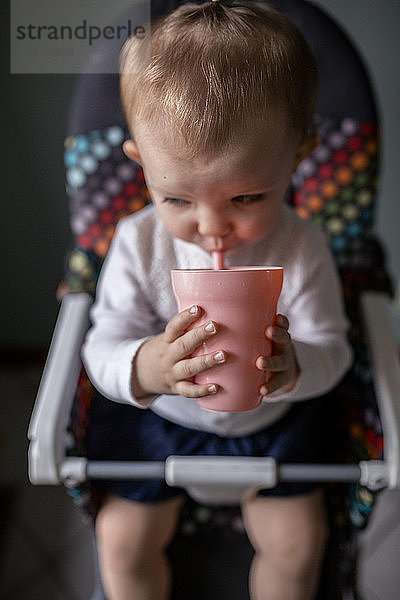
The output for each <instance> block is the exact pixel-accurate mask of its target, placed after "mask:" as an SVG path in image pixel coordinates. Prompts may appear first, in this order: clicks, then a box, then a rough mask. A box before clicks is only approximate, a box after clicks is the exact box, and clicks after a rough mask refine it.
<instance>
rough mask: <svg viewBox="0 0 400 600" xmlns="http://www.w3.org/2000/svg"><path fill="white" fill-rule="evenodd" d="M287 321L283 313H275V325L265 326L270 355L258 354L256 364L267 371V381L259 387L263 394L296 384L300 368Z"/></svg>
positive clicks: (290, 387)
mask: <svg viewBox="0 0 400 600" xmlns="http://www.w3.org/2000/svg"><path fill="white" fill-rule="evenodd" d="M288 329H289V321H288V320H287V318H286V317H285V316H284V315H277V317H276V321H275V325H270V326H269V327H267V330H266V332H265V335H266V336H267V338H269V339H270V340H271V342H272V355H271V356H269V357H267V356H259V357H258V358H257V361H256V366H257V368H258V369H260V370H261V371H267V372H268V373H267V381H266V383H265V384H263V385H262V386H261V388H260V393H261V394H262V395H263V396H267V397H268V395H269V394H272V392H275V391H277V390H280V391H281V392H289V391H290V390H291V389H292V388H293V387H294V386H295V384H296V381H297V379H298V376H299V373H300V368H299V365H298V363H297V359H296V354H295V351H294V347H293V344H292V340H291V339H290V334H289V331H288Z"/></svg>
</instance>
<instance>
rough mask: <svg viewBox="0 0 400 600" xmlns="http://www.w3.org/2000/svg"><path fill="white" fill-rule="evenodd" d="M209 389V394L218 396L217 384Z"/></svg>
mask: <svg viewBox="0 0 400 600" xmlns="http://www.w3.org/2000/svg"><path fill="white" fill-rule="evenodd" d="M207 389H208V393H209V394H216V393H217V386H216V385H215V383H213V384H211V385H209V386H208V388H207Z"/></svg>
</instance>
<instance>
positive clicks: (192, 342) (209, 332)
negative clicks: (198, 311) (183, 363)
mask: <svg viewBox="0 0 400 600" xmlns="http://www.w3.org/2000/svg"><path fill="white" fill-rule="evenodd" d="M216 333H217V327H216V325H215V323H214V321H208V322H207V323H204V324H202V325H199V327H193V329H190V330H189V331H187V332H186V333H184V334H183V335H181V336H180V337H179V338H178V339H177V340H175V343H174V344H173V347H172V346H171V357H172V358H173V360H174V362H178V361H180V360H182V359H183V358H186V357H187V356H190V355H191V354H192V353H193V352H194V351H195V350H196V348H198V347H199V346H201V344H203V342H205V341H207V340H208V339H209V338H210V337H212V336H213V335H215V334H216Z"/></svg>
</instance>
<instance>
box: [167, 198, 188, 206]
mask: <svg viewBox="0 0 400 600" xmlns="http://www.w3.org/2000/svg"><path fill="white" fill-rule="evenodd" d="M163 202H165V203H166V204H172V206H187V205H188V204H190V202H188V201H187V200H183V199H182V198H164V200H163Z"/></svg>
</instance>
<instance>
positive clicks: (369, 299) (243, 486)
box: [28, 0, 400, 600]
mask: <svg viewBox="0 0 400 600" xmlns="http://www.w3.org/2000/svg"><path fill="white" fill-rule="evenodd" d="M182 3H183V2H179V1H176V0H168V1H167V2H161V1H160V0H158V1H155V2H152V14H153V16H157V15H160V14H163V13H166V12H168V11H171V10H173V9H174V8H175V7H176V6H178V5H179V4H182ZM270 4H271V5H273V6H274V7H275V8H277V9H278V10H282V12H285V13H286V14H287V15H288V16H289V17H290V18H292V20H293V21H294V22H295V23H296V24H297V25H298V26H299V28H300V29H301V30H302V31H303V33H304V35H305V37H306V38H307V39H308V41H309V43H310V45H311V47H312V49H313V51H314V53H315V55H316V57H317V61H318V64H319V69H320V79H321V89H320V94H319V98H318V103H317V114H316V122H317V127H318V132H319V134H320V137H321V143H320V145H319V146H318V148H317V149H316V150H315V151H314V153H313V154H312V156H310V157H309V158H308V159H306V160H305V161H303V162H302V163H301V164H300V165H299V168H298V170H297V171H296V173H295V174H294V176H293V181H292V186H291V189H290V190H289V192H288V202H289V203H291V204H292V205H293V207H294V209H295V210H296V211H297V212H298V214H299V215H300V216H301V217H304V218H310V219H312V220H313V221H315V222H317V223H318V224H319V225H320V226H321V227H322V228H323V230H324V231H325V232H326V234H327V236H328V237H329V239H330V242H331V248H332V252H333V254H334V256H335V258H336V262H337V266H338V270H339V273H340V275H341V279H342V281H343V290H344V297H345V302H346V308H347V313H348V317H349V320H350V322H351V331H350V339H351V342H352V345H353V349H354V355H355V360H354V365H353V367H352V369H351V371H350V373H349V374H348V375H347V376H346V378H345V380H344V381H343V382H342V383H341V384H340V385H339V386H338V388H337V389H335V390H334V391H333V392H331V396H332V399H334V402H336V403H337V404H338V411H339V412H340V418H341V422H342V424H343V431H346V435H345V436H343V439H339V440H338V453H337V457H336V460H335V463H334V464H329V465H302V464H301V465H299V464H290V465H277V464H275V462H274V461H273V460H272V459H268V458H263V459H260V458H243V457H169V458H168V459H167V461H166V463H165V464H164V463H163V462H154V463H147V462H146V463H116V462H98V461H88V460H87V458H85V455H84V442H85V426H86V424H87V418H88V412H89V406H90V402H91V401H92V400H93V398H94V397H95V395H96V392H95V391H94V389H93V388H92V386H91V384H90V382H89V381H88V379H87V377H86V375H85V373H84V372H83V371H82V367H81V362H80V358H79V357H80V347H81V344H82V341H83V338H84V336H85V333H86V331H87V328H88V326H89V308H90V305H91V303H92V298H93V295H94V292H95V286H96V280H97V276H98V273H99V270H100V268H101V264H102V262H103V259H104V257H105V255H106V253H107V250H108V247H109V244H110V241H111V238H112V235H113V232H114V229H115V226H116V223H117V222H118V220H119V219H121V218H122V217H124V216H125V215H127V214H129V213H131V212H133V211H136V210H138V209H140V208H142V207H143V206H144V205H145V204H147V203H148V202H149V201H150V199H149V194H148V191H147V189H146V187H145V184H144V179H143V173H142V170H141V168H140V167H139V166H138V165H136V164H135V163H133V162H131V161H129V160H128V159H127V158H126V157H125V155H124V154H123V152H122V149H121V144H122V141H123V140H124V139H126V138H127V136H128V132H127V128H126V123H125V119H124V116H123V114H122V111H121V107H120V104H119V95H118V76H117V75H116V74H99V75H95V74H90V75H89V74H86V75H82V76H80V78H79V79H78V81H77V86H76V90H75V95H74V99H73V103H72V108H71V115H70V122H69V135H68V137H67V138H66V140H65V166H66V176H67V191H68V194H69V197H70V199H71V228H72V232H73V235H74V244H73V247H72V248H71V250H70V252H69V254H68V257H67V262H66V276H65V280H64V282H63V283H62V284H61V285H60V289H59V291H60V295H61V296H63V300H62V304H61V308H60V313H59V317H58V321H57V324H56V328H55V332H54V336H53V340H52V343H51V347H50V351H49V356H48V359H47V363H46V366H45V369H44V372H43V377H42V381H41V384H40V388H39V391H38V395H37V399H36V403H35V407H34V411H33V414H32V419H31V423H30V427H29V433H28V436H29V439H30V446H29V477H30V480H31V482H32V483H33V484H35V485H37V484H50V485H56V484H64V485H66V486H67V488H69V489H70V492H71V494H72V495H74V496H75V498H76V500H77V502H78V503H81V504H84V505H85V506H87V507H89V509H90V508H91V507H92V506H93V497H92V494H91V490H90V481H91V480H94V479H96V478H104V477H107V478H118V479H123V478H141V479H143V478H149V479H152V478H163V477H165V478H166V480H167V483H168V484H170V485H174V486H179V487H184V488H186V489H187V491H188V494H189V495H190V496H191V497H192V498H193V499H194V501H196V502H200V504H193V503H192V505H190V503H189V505H188V506H189V508H186V511H189V513H188V512H184V513H183V517H182V529H183V530H186V533H188V532H189V533H190V531H192V530H194V529H197V530H202V531H206V532H207V531H210V530H213V529H214V528H215V527H216V523H217V522H218V521H219V520H221V519H222V520H224V522H225V524H228V525H229V526H228V527H225V529H226V530H227V531H228V530H229V531H228V533H226V534H225V537H224V536H222V540H223V542H222V543H226V544H227V545H228V546H231V549H232V548H234V551H235V553H236V557H237V559H238V563H237V564H238V565H239V568H240V564H242V563H243V564H244V565H245V564H246V561H248V560H249V557H250V556H251V551H250V550H248V548H246V547H242V546H240V544H239V545H235V544H236V541H235V540H237V536H238V534H235V533H234V530H235V526H237V527H239V528H240V522H239V521H238V520H237V513H236V512H235V509H229V510H228V512H227V509H225V508H224V509H223V511H222V512H221V511H220V510H219V508H218V509H213V510H210V509H209V508H207V507H209V506H210V505H212V504H216V505H218V506H220V505H223V506H226V505H232V504H237V503H238V501H239V499H240V497H241V495H242V494H243V493H248V491H249V490H257V489H260V488H270V487H273V486H274V485H275V484H276V482H277V481H278V480H279V481H282V480H283V481H296V480H307V481H308V480H312V481H320V482H326V492H327V493H326V497H327V502H328V506H329V508H330V514H331V522H332V525H331V528H332V538H333V540H334V542H335V543H334V544H333V545H332V546H330V548H331V549H332V548H333V550H332V552H333V553H334V552H335V550H336V553H338V554H339V555H341V558H342V560H341V562H340V566H339V567H338V569H333V571H332V569H331V567H329V566H328V567H327V570H325V571H324V575H323V579H324V583H325V587H323V585H322V587H321V591H320V596H319V598H324V599H328V598H331V599H333V598H343V599H344V598H349V599H351V598H359V596H358V595H357V592H356V586H355V568H354V566H355V561H356V554H357V553H356V550H355V551H354V552H353V550H354V548H355V549H356V543H354V536H353V533H354V532H355V531H356V530H358V529H361V528H362V527H365V525H366V524H367V522H368V517H369V515H370V513H371V510H372V507H373V504H374V497H375V495H376V493H377V492H378V491H379V490H381V489H383V488H388V489H394V488H398V487H400V464H399V447H400V403H399V392H400V367H399V358H398V350H397V343H396V340H395V339H394V336H393V327H392V325H391V320H390V305H389V296H390V294H391V284H390V281H389V279H388V277H387V275H386V273H385V266H384V255H383V251H382V249H381V247H380V245H379V242H378V241H377V240H376V239H375V237H374V236H373V234H372V228H373V221H374V209H375V201H376V178H377V172H378V157H379V133H378V125H379V124H378V118H377V111H376V107H375V101H374V96H373V91H372V89H371V86H370V82H369V79H368V76H367V74H366V71H365V69H364V66H363V64H362V62H361V60H360V58H359V56H358V55H357V53H356V51H355V49H354V48H353V47H352V45H351V44H350V42H349V40H348V39H347V37H346V36H345V34H344V33H343V32H342V31H341V30H340V29H339V28H338V27H337V25H335V23H333V22H332V20H331V19H330V18H328V17H327V16H326V15H325V14H324V13H323V12H322V11H321V10H319V9H317V8H316V7H315V6H313V5H312V4H311V3H309V2H306V1H305V0H274V1H273V2H270ZM103 55H104V56H103ZM102 58H104V60H107V64H108V65H109V64H110V61H114V73H117V60H118V57H117V52H115V55H112V56H111V57H110V54H109V47H108V46H107V44H103V45H102V46H101V45H100V46H99V47H98V48H97V49H96V50H95V59H93V60H95V61H96V62H97V64H99V61H101V60H102ZM100 64H101V63H100ZM338 67H339V70H338ZM71 411H72V412H71ZM71 415H72V416H71ZM332 482H336V483H332ZM190 506H191V507H192V509H191V510H189V509H190ZM193 506H194V508H193ZM229 511H231V512H229ZM188 514H189V515H190V516H189V517H188V516H187V515H188ZM193 515H194V516H193ZM222 515H223V516H222ZM206 540H207V538H204V537H203V538H202V542H201V543H200V547H201V548H202V550H204V547H205V548H208V546H207V541H206ZM179 544H180V541H179V539H178V538H177V540H176V541H175V542H174V545H173V547H172V550H171V555H172V556H174V553H177V552H179ZM338 548H339V550H338ZM344 550H346V551H350V552H347V553H344ZM193 552H195V550H193ZM206 553H207V552H206ZM205 558H207V557H205ZM343 558H344V560H343ZM181 559H182V556H181ZM241 561H242V562H241ZM242 567H243V565H242ZM243 568H244V567H243ZM185 569H189V573H190V568H189V566H188V563H187V564H186V563H185V565H184V567H183V568H182V570H183V571H185ZM235 570H236V564H235ZM332 572H334V576H331V573H332ZM186 575H187V578H190V577H191V575H190V574H189V575H188V574H187V573H186ZM332 577H334V578H335V582H333V578H332ZM228 579H229V580H230V579H231V578H230V577H229V578H228ZM224 581H225V580H224ZM225 583H226V582H225ZM227 585H228V584H227ZM228 587H229V586H228ZM228 587H227V589H226V590H225V593H226V594H227V595H226V596H224V593H223V591H222V589H219V590H218V596H217V597H218V598H219V599H222V598H224V597H228V596H229V597H230V598H236V597H238V598H241V599H244V598H245V594H246V592H245V590H244V589H242V588H240V586H238V585H237V584H235V585H232V586H231V588H229V589H228ZM235 589H236V590H238V593H239V595H238V596H235V595H234V590H235ZM199 590H200V591H197V592H193V593H192V594H191V595H190V598H191V599H192V600H195V599H196V598H197V597H198V598H201V597H202V598H204V597H207V598H212V595H211V593H207V594H205V593H204V591H202V590H201V588H199ZM99 593H100V592H99ZM174 593H175V595H174V598H176V599H177V600H178V599H180V598H185V597H186V598H187V597H189V596H185V595H184V594H183V595H180V594H182V593H183V592H181V591H180V589H179V584H178V585H177V586H176V589H175V592H174ZM196 593H197V594H198V595H196ZM96 597H99V598H100V596H96Z"/></svg>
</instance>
